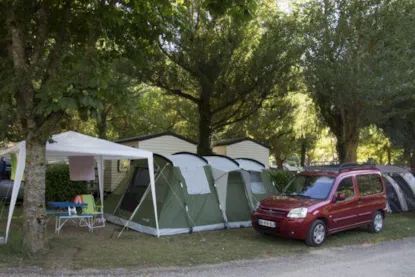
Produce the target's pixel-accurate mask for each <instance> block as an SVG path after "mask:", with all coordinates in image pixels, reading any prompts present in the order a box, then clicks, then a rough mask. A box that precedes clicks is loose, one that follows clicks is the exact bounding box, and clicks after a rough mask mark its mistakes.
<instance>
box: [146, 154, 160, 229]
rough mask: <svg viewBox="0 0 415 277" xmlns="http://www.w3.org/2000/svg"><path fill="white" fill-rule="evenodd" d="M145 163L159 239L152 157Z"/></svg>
mask: <svg viewBox="0 0 415 277" xmlns="http://www.w3.org/2000/svg"><path fill="white" fill-rule="evenodd" d="M147 162H148V172H149V174H150V187H151V194H152V198H153V207H154V219H155V221H156V228H157V237H160V228H159V220H158V212H157V198H156V184H155V180H154V162H153V155H151V157H148V158H147Z"/></svg>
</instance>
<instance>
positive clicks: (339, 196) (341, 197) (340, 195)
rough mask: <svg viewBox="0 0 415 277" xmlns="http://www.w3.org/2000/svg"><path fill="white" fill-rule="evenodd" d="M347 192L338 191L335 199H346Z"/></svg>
mask: <svg viewBox="0 0 415 277" xmlns="http://www.w3.org/2000/svg"><path fill="white" fill-rule="evenodd" d="M346 198H347V197H346V193H344V192H339V193H337V194H336V197H335V198H334V201H335V202H337V201H343V200H346Z"/></svg>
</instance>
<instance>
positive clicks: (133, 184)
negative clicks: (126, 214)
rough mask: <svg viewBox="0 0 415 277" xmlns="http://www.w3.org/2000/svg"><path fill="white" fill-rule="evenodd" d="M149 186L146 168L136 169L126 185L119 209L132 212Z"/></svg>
mask: <svg viewBox="0 0 415 277" xmlns="http://www.w3.org/2000/svg"><path fill="white" fill-rule="evenodd" d="M149 184H150V176H149V172H148V168H137V169H136V170H135V172H134V176H133V178H132V179H131V180H130V183H129V184H128V188H127V190H126V192H125V195H124V198H123V200H122V201H121V205H120V209H122V210H126V211H130V212H134V210H135V208H136V207H137V205H138V204H139V203H140V200H141V198H143V195H144V193H145V191H146V189H147V187H148V186H149Z"/></svg>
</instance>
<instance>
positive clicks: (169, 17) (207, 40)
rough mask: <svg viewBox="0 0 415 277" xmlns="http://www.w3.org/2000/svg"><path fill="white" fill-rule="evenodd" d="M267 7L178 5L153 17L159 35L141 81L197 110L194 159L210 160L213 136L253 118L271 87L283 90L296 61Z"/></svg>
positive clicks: (282, 22)
mask: <svg viewBox="0 0 415 277" xmlns="http://www.w3.org/2000/svg"><path fill="white" fill-rule="evenodd" d="M270 2H271V1H269V2H267V1H264V3H265V4H264V6H259V7H258V3H259V2H258V1H241V2H239V4H236V2H235V1H225V2H222V1H202V0H195V1H180V2H179V1H178V3H177V4H176V5H175V6H174V8H173V9H172V10H171V11H169V12H165V13H163V12H161V13H160V17H161V18H162V19H163V24H164V28H165V30H166V32H165V33H164V34H163V35H162V36H161V37H160V38H159V41H158V52H157V53H156V55H155V59H153V60H151V63H150V64H147V74H145V73H143V75H144V76H145V78H146V79H147V82H148V83H150V84H152V85H155V86H158V87H159V88H162V89H163V90H164V91H165V92H167V93H169V94H171V95H174V96H177V97H180V98H182V99H186V100H187V101H189V102H190V103H192V104H193V105H195V106H196V107H197V112H198V128H197V129H198V138H199V139H198V141H199V144H198V153H199V154H202V155H205V154H210V153H211V138H212V135H213V134H214V133H215V132H218V131H220V130H222V129H223V128H224V127H225V126H228V125H231V124H233V123H236V122H239V121H242V120H244V119H246V118H248V117H249V116H251V115H252V114H254V113H255V112H256V111H257V109H258V108H259V107H260V106H261V105H262V103H263V101H264V99H265V98H266V97H267V96H268V95H269V94H270V93H271V92H273V91H274V90H275V89H276V88H279V89H280V90H281V91H284V90H285V89H286V86H287V83H288V82H289V80H290V78H291V75H290V73H291V69H292V67H293V66H294V64H295V62H296V58H297V57H298V55H297V54H298V53H297V52H298V51H297V48H296V47H295V36H293V33H292V30H293V29H294V27H295V26H294V25H293V24H291V22H290V21H289V20H288V19H285V18H282V16H281V15H280V14H278V13H277V12H276V11H275V8H274V11H273V6H272V5H271V4H269V3H270ZM261 3H262V2H261ZM267 3H268V4H269V5H268V6H265V5H266V4H267ZM274 6H275V5H274ZM267 8H268V13H265V12H264V11H265V9H267ZM261 12H262V15H261V17H259V14H260V13H261ZM290 24H291V25H290Z"/></svg>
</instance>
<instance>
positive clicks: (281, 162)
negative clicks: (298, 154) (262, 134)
mask: <svg viewBox="0 0 415 277" xmlns="http://www.w3.org/2000/svg"><path fill="white" fill-rule="evenodd" d="M275 162H276V163H277V167H278V169H281V170H282V169H284V160H283V159H281V158H275Z"/></svg>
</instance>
